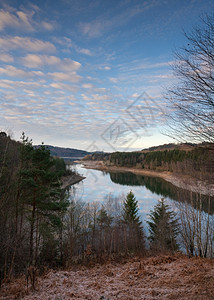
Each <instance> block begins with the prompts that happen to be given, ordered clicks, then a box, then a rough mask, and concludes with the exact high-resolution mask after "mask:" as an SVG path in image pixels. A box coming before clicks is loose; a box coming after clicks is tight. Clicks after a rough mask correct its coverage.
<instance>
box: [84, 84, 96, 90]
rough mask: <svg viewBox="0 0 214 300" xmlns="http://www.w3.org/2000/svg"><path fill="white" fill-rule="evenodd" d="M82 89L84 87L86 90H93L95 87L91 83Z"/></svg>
mask: <svg viewBox="0 0 214 300" xmlns="http://www.w3.org/2000/svg"><path fill="white" fill-rule="evenodd" d="M82 87H83V88H84V89H92V88H93V87H94V86H93V84H91V83H84V84H83V85H82Z"/></svg>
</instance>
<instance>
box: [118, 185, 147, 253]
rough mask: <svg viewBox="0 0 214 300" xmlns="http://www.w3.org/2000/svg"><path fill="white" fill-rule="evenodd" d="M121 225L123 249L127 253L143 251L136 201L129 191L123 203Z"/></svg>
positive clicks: (141, 230)
mask: <svg viewBox="0 0 214 300" xmlns="http://www.w3.org/2000/svg"><path fill="white" fill-rule="evenodd" d="M121 221H122V224H123V228H124V232H125V233H126V234H125V235H124V248H125V250H126V251H127V252H130V251H131V252H132V251H141V250H143V249H144V233H143V227H142V221H141V220H140V215H139V208H138V201H137V200H136V198H135V196H134V194H133V192H132V191H130V192H129V193H128V194H127V196H126V199H125V201H124V203H123V213H122V220H121Z"/></svg>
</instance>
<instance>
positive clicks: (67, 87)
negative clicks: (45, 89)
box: [50, 82, 77, 92]
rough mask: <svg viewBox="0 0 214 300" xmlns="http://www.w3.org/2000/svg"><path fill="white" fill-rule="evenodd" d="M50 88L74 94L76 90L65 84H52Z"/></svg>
mask: <svg viewBox="0 0 214 300" xmlns="http://www.w3.org/2000/svg"><path fill="white" fill-rule="evenodd" d="M50 86H51V87H53V88H55V89H59V90H63V91H66V90H67V91H70V92H75V91H76V90H77V87H75V86H71V85H70V84H65V83H58V82H57V83H56V82H53V83H51V84H50Z"/></svg>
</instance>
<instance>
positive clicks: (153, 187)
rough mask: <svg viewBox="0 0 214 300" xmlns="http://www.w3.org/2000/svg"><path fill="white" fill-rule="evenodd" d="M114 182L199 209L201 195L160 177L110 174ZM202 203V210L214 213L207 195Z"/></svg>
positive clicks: (128, 173) (213, 202) (212, 201)
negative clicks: (146, 190) (136, 187)
mask: <svg viewBox="0 0 214 300" xmlns="http://www.w3.org/2000/svg"><path fill="white" fill-rule="evenodd" d="M109 174H110V178H111V180H112V182H114V183H116V184H120V185H126V186H145V187H146V188H147V189H149V190H150V191H151V192H152V193H154V194H157V195H160V196H162V197H165V198H166V197H169V198H171V199H173V200H176V201H182V202H189V203H190V201H191V203H192V204H193V206H195V208H196V207H197V199H198V198H199V195H198V194H197V193H193V192H190V191H188V190H185V189H181V188H178V187H176V186H174V185H173V184H171V183H170V182H167V181H165V180H163V179H161V178H159V177H148V176H142V175H136V174H133V173H131V172H126V173H125V172H124V173H119V172H115V173H112V172H111V173H109ZM200 197H201V200H202V201H201V202H202V210H203V211H205V212H206V213H211V214H213V213H214V199H213V197H208V196H206V195H200Z"/></svg>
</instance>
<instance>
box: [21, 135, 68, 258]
mask: <svg viewBox="0 0 214 300" xmlns="http://www.w3.org/2000/svg"><path fill="white" fill-rule="evenodd" d="M21 160H22V162H21V170H20V182H21V187H22V193H21V198H22V202H23V204H24V206H25V211H26V215H27V219H28V221H29V225H30V228H29V232H30V236H29V260H30V262H31V263H32V262H33V261H36V260H37V259H38V255H39V248H41V245H40V243H41V242H42V241H43V242H45V241H46V242H47V241H53V240H54V239H55V238H56V236H57V232H58V231H59V228H60V227H61V212H62V211H64V212H65V211H66V209H67V206H68V202H67V201H66V200H65V199H66V198H65V195H64V193H63V191H62V190H61V187H60V181H59V179H60V178H59V177H58V175H59V174H58V172H57V169H56V166H55V162H56V160H55V159H54V158H53V157H51V155H50V151H49V150H48V149H47V148H46V147H45V146H44V145H42V146H40V147H39V148H34V147H33V146H32V142H31V141H29V140H28V138H25V136H24V134H23V135H22V149H21ZM52 244H53V242H52Z"/></svg>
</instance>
